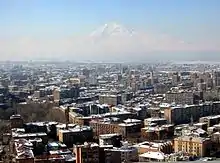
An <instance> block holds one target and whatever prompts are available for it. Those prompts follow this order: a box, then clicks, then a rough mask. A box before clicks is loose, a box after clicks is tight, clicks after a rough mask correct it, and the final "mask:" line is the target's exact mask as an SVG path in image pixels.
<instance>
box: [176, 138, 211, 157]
mask: <svg viewBox="0 0 220 163" xmlns="http://www.w3.org/2000/svg"><path fill="white" fill-rule="evenodd" d="M211 145H212V144H211V139H210V138H202V137H191V136H181V137H178V138H175V139H174V145H173V147H174V152H179V151H182V152H186V153H188V154H190V155H193V156H198V157H205V156H209V155H210V149H211Z"/></svg>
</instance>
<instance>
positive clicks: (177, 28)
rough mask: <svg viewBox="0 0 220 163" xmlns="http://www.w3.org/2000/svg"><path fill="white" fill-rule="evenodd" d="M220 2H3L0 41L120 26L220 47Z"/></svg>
mask: <svg viewBox="0 0 220 163" xmlns="http://www.w3.org/2000/svg"><path fill="white" fill-rule="evenodd" d="M219 9H220V0H0V39H5V38H6V39H7V38H15V37H44V38H47V37H48V38H52V37H53V38H56V37H68V36H72V35H76V34H79V35H80V34H86V33H90V32H91V31H93V30H94V29H96V28H97V27H99V26H100V25H103V24H105V23H108V22H117V23H119V24H123V25H125V26H127V27H132V28H135V29H141V30H154V31H157V32H160V33H167V34H169V35H172V36H175V37H178V38H181V39H183V40H186V41H189V42H191V41H192V42H195V41H201V40H208V41H210V42H213V43H217V42H218V43H219V42H220V32H219V29H220V19H219V18H218V16H219V15H220V10H219Z"/></svg>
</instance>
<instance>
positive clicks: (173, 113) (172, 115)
mask: <svg viewBox="0 0 220 163" xmlns="http://www.w3.org/2000/svg"><path fill="white" fill-rule="evenodd" d="M219 108H220V102H219V101H217V102H206V103H202V104H198V105H180V106H175V107H170V108H165V109H164V118H165V119H167V121H168V122H169V123H173V124H184V123H189V122H191V120H193V121H198V120H199V118H200V117H205V116H209V115H217V114H220V109H219Z"/></svg>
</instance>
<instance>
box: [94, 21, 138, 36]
mask: <svg viewBox="0 0 220 163" xmlns="http://www.w3.org/2000/svg"><path fill="white" fill-rule="evenodd" d="M134 34H135V32H134V31H133V30H131V29H128V28H126V27H124V26H123V25H120V24H117V23H109V24H105V25H103V26H101V27H99V28H97V29H96V30H94V31H93V32H92V33H91V34H90V36H91V37H107V36H133V35H134Z"/></svg>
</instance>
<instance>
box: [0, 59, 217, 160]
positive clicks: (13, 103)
mask: <svg viewBox="0 0 220 163" xmlns="http://www.w3.org/2000/svg"><path fill="white" fill-rule="evenodd" d="M0 66H1V67H0V72H1V73H0V83H1V88H0V102H1V104H0V106H1V107H0V109H1V110H0V112H1V113H0V116H1V123H0V131H1V135H0V140H1V143H0V144H1V146H0V160H1V162H3V163H7V162H16V163H50V162H57V163H123V162H124V163H125V162H149V161H154V162H170V161H171V162H173V161H174V162H176V161H197V160H199V161H211V160H216V159H218V156H219V152H220V91H219V88H220V69H219V68H220V64H213V63H211V64H209V63H147V64H138V63H137V64H134V63H133V64H129V63H72V62H56V63H55V62H54V63H53V62H1V64H0Z"/></svg>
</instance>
